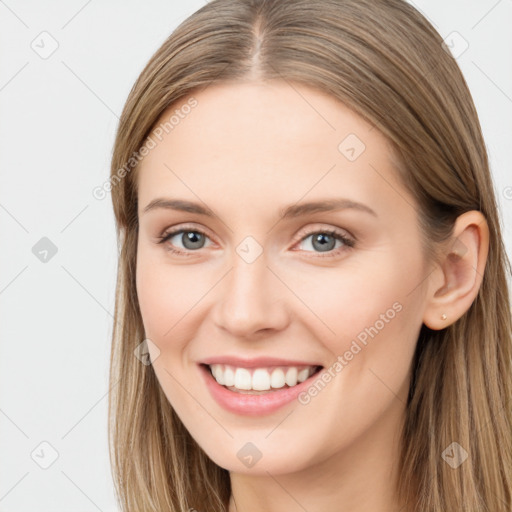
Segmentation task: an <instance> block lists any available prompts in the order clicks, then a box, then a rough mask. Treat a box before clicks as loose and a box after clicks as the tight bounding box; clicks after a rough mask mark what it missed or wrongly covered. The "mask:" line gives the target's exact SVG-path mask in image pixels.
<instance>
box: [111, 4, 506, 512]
mask: <svg viewBox="0 0 512 512" xmlns="http://www.w3.org/2000/svg"><path fill="white" fill-rule="evenodd" d="M442 43H443V41H442V39H441V37H440V35H439V34H438V33H437V32H436V31H435V30H434V28H433V27H432V26H431V24H430V23H429V22H428V21H427V20H426V19H425V18H424V16H422V15H421V14H420V13H419V12H418V11H417V10H416V9H414V8H413V7H412V6H411V5H409V4H408V3H406V2H405V1H402V0H294V1H287V0H213V1H211V2H210V3H208V4H207V5H205V6H204V7H203V8H201V9H199V10H198V11H197V12H195V13H194V14H193V15H192V16H190V17H189V18H188V19H187V20H185V21H184V22H183V23H182V24H181V25H180V26H179V27H178V28H177V29H176V30H175V31H174V32H173V33H172V34H171V36H170V37H169V38H168V39H167V40H166V41H165V42H164V43H163V45H162V46H161V48H160V49H159V50H158V51H157V52H156V53H155V55H154V56H153V57H152V58H151V60H150V61H149V63H148V64H147V66H146V67H145V69H144V70H143V71H142V73H141V75H140V77H139V78H138V80H137V81H136V83H135V85H134V86H133V88H132V90H131V92H130V94H129V97H128V99H127V102H126V105H125V107H124V110H123V113H122V116H121V120H120V124H119V129H118V132H117V137H116V140H115V145H114V151H113V157H112V167H111V180H110V185H111V187H110V188H111V193H112V201H113V207H114V212H115V217H116V223H117V236H118V244H119V267H118V280H117V290H116V306H115V322H114V329H113V339H112V353H111V370H110V371H111V373H110V379H111V393H110V397H109V440H110V449H111V454H110V455H111V462H112V468H113V475H114V480H115V485H116V492H117V495H118V499H119V502H120V504H121V507H122V510H123V511H125V512H127V511H130V512H135V511H137V512H140V511H155V512H157V511H158V512H161V511H163V510H169V511H184V510H188V509H189V508H190V507H194V508H195V509H197V510H200V511H201V512H203V511H218V512H221V511H225V510H227V503H228V499H229V495H230V481H229V473H228V472H227V471H226V470H225V469H223V468H220V467H218V466H217V465H216V464H214V463H213V462H212V461H211V460H210V459H209V458H208V457H207V456H206V454H205V453H204V452H203V451H202V450H201V449H200V447H199V446H198V445H197V443H196V442H195V441H194V440H193V439H192V437H191V436H190V435H189V433H188V432H187V431H186V429H185V428H184V426H183V424H182V423H181V421H180V420H179V418H178V417H177V416H176V414H175V413H174V411H173V409H172V407H171V406H170V404H169V402H168V400H167V399H166V397H165V395H164V394H163V391H162V390H161V388H160V386H159V384H158V381H157V379H156V377H155V374H154V371H153V369H152V366H151V365H144V364H141V363H140V361H139V360H138V359H137V358H136V357H134V350H135V349H136V348H137V346H138V345H139V344H140V343H141V342H142V340H144V328H143V324H142V318H141V314H140V311H139V305H138V301H137V294H136V287H135V268H136V265H135V264H136V257H137V231H138V218H137V168H138V166H137V163H138V161H139V159H138V158H137V159H136V160H133V157H134V155H137V156H138V155H139V152H142V151H141V148H142V147H143V146H144V145H145V144H146V143H147V141H148V136H149V135H150V134H151V131H152V129H153V128H154V126H155V123H156V121H157V120H158V119H159V118H160V116H161V114H162V113H163V112H164V111H165V110H166V109H167V108H168V107H169V106H171V105H173V104H176V105H178V103H179V101H180V100H183V99H184V98H185V97H186V96H190V95H191V94H192V93H193V92H194V91H200V90H201V89H203V88H205V87H208V85H209V84H212V83H214V82H220V81H226V80H230V81H236V80H247V79H256V80H259V79H260V80H268V79H281V80H286V81H288V82H289V83H293V82H297V83H303V84H306V85H309V86H312V87H315V88H317V89H320V90H322V91H326V92H328V93H329V94H331V95H332V96H333V97H335V98H337V99H339V100H340V101H342V102H343V103H344V104H346V105H347V106H349V107H350V108H351V109H353V110H354V111H355V112H356V113H358V114H359V115H361V116H362V117H363V118H365V119H366V120H367V121H369V122H370V123H372V124H373V125H375V127H376V128H377V129H378V130H380V131H381V132H382V133H383V134H384V136H386V137H387V138H388V139H389V141H390V143H391V145H392V147H393V148H394V151H395V155H396V168H397V172H398V173H399V175H400V176H401V179H402V180H403V183H404V185H405V186H406V187H407V188H408V189H409V190H410V191H411V193H412V194H413V195H414V197H415V198H416V201H417V204H418V206H419V218H420V221H421V227H422V236H423V241H424V247H425V251H426V254H428V255H429V256H431V258H432V261H434V260H435V258H436V255H437V248H438V247H439V242H443V241H445V240H447V239H448V238H449V237H450V235H451V233H452V228H453V223H454V221H455V219H456V218H457V216H458V215H460V214H462V213H464V212H466V211H469V210H479V211H481V212H482V213H483V215H484V216H485V218H486V219H487V222H488V225H489V230H490V246H489V254H488V260H487V265H486V268H485V273H484V276H483V281H482V284H481V287H480V289H479V291H478V295H477V297H476V299H475V301H474V302H473V304H472V305H471V307H470V308H469V310H468V311H467V312H466V313H465V314H464V315H463V316H462V317H461V318H460V319H459V320H457V321H456V322H454V323H453V324H452V325H449V326H448V327H447V328H446V329H442V330H439V331H434V330H430V329H429V328H427V327H426V326H425V325H423V326H422V329H421V332H420V336H419V339H418V342H417V348H416V353H415V357H414V361H413V362H412V364H413V374H412V375H413V377H412V379H411V384H410V395H409V401H408V403H407V407H406V411H405V414H406V416H405V426H404V429H403V432H402V441H401V446H402V454H401V459H400V479H399V482H400V483H399V488H398V489H397V492H398V494H399V495H400V496H401V497H402V499H403V500H404V501H406V502H407V504H408V510H411V511H415V512H420V511H421V512H426V511H431V512H446V511H452V510H453V511H455V510H457V511H458V510H468V511H471V512H476V511H489V512H510V510H512V496H511V488H512V436H511V432H512V412H511V402H510V400H511V398H512V389H511V375H512V339H511V338H512V337H511V312H510V311H511V310H510V298H509V291H508V286H507V277H508V276H509V275H510V270H511V269H510V262H509V260H508V259H507V256H506V253H505V249H504V244H503V240H502V235H501V227H500V219H499V216H498V211H497V205H496V199H495V194H494V190H493V185H492V181H491V176H490V172H489V163H488V157H487V153H486V147H485V143H484V140H483V137H482V133H481V128H480V124H479V120H478V116H477V112H476V110H475V107H474V104H473V101H472V98H471V94H470V92H469V90H468V87H467V84H466V82H465V80H464V77H463V75H462V73H461V71H460V69H459V67H458V65H457V63H456V61H455V59H454V58H453V57H452V56H451V55H450V54H449V53H448V52H447V51H445V48H443V45H442ZM183 101H184V100H183ZM127 162H131V163H130V164H129V165H127ZM453 442H457V443H458V444H459V445H461V446H462V447H463V448H464V450H465V451H466V452H467V453H468V459H467V460H466V461H465V462H464V463H463V464H461V465H460V466H459V467H458V468H457V469H453V468H452V467H450V465H449V464H447V463H445V462H444V460H443V459H442V453H443V451H444V450H445V449H446V448H447V447H449V446H450V445H451V444H452V443H453Z"/></svg>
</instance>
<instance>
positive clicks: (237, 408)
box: [199, 365, 320, 416]
mask: <svg viewBox="0 0 512 512" xmlns="http://www.w3.org/2000/svg"><path fill="white" fill-rule="evenodd" d="M199 369H200V371H201V374H202V375H203V378H204V380H205V382H206V386H207V387H208V389H209V390H210V393H211V394H212V396H213V398H214V399H215V400H216V402H217V403H218V404H219V405H220V406H221V407H223V408H224V409H227V410H228V411H230V412H234V413H236V414H244V415H249V416H251V415H252V416H259V415H262V414H270V413H272V412H274V411H277V410H278V409H280V408H281V407H284V406H285V405H286V404H289V403H290V402H293V401H294V400H295V399H296V398H297V396H298V395H299V394H300V393H301V392H302V391H304V390H306V389H307V388H308V387H309V386H310V384H311V381H312V380H313V379H315V378H316V377H317V376H318V374H319V373H320V372H317V373H315V374H313V375H311V376H310V377H309V378H308V379H306V380H305V381H304V382H301V383H300V384H297V385H296V386H292V387H291V388H283V389H280V390H278V391H269V392H268V393H265V394H261V395H249V394H246V393H237V392H236V391H230V390H229V389H227V388H226V387H224V386H221V385H220V384H219V383H218V382H217V381H216V380H215V379H214V378H213V375H212V374H211V373H210V370H209V368H208V367H206V366H203V365H200V366H199Z"/></svg>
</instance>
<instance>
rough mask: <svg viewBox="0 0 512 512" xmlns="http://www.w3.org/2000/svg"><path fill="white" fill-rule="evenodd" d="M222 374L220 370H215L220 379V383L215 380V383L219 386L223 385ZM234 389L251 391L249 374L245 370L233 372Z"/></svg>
mask: <svg viewBox="0 0 512 512" xmlns="http://www.w3.org/2000/svg"><path fill="white" fill-rule="evenodd" d="M223 374H224V372H223V371H222V370H217V376H220V377H221V381H222V382H219V379H218V378H217V382H219V384H224V379H223V378H222V377H223ZM234 386H235V388H238V389H251V372H250V371H249V370H246V369H245V368H237V369H236V372H235V384H234Z"/></svg>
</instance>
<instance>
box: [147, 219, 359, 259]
mask: <svg viewBox="0 0 512 512" xmlns="http://www.w3.org/2000/svg"><path fill="white" fill-rule="evenodd" d="M186 232H192V233H199V234H201V235H204V236H205V237H207V238H209V237H208V235H207V234H206V233H205V232H204V231H202V230H200V229H197V228H195V227H193V226H181V227H180V228H179V229H174V230H172V231H168V232H164V233H163V234H162V235H160V236H159V237H158V240H159V241H158V242H157V243H158V244H164V243H165V242H167V241H168V240H170V239H171V238H172V237H173V236H175V235H177V234H179V233H186ZM318 234H322V235H329V236H332V237H334V238H335V239H336V240H339V241H341V242H343V244H344V246H342V247H338V248H337V249H333V250H332V251H327V252H326V254H322V253H320V252H318V253H316V256H308V257H320V258H329V257H334V256H337V255H338V254H339V253H340V252H342V251H347V250H350V249H352V248H353V247H354V246H355V240H352V239H351V238H348V237H346V236H345V235H344V234H343V233H342V232H341V231H339V230H337V229H332V228H331V229H323V230H318V229H317V230H315V231H308V232H306V233H301V235H300V238H299V239H298V241H297V242H296V243H299V242H302V241H303V240H305V239H306V238H309V237H310V236H311V235H318ZM166 250H167V251H169V252H171V253H173V254H178V255H179V256H185V257H189V256H192V255H193V253H195V252H198V251H197V250H195V251H194V250H188V251H182V250H181V249H175V248H174V247H172V246H171V245H169V246H168V247H166ZM305 252H315V251H305Z"/></svg>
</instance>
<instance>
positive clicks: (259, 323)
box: [216, 243, 287, 336]
mask: <svg viewBox="0 0 512 512" xmlns="http://www.w3.org/2000/svg"><path fill="white" fill-rule="evenodd" d="M244 249H245V251H244ZM254 250H255V247H252V248H251V247H250V245H249V250H247V246H245V245H244V243H242V244H240V246H239V247H238V248H237V250H236V252H233V257H232V268H231V271H230V272H229V273H228V275H227V276H226V277H225V279H224V280H223V281H224V282H223V283H222V286H221V287H220V290H221V292H220V295H221V296H220V299H219V302H218V309H217V315H216V318H217V324H218V325H219V326H221V327H223V328H225V329H227V330H229V331H231V332H232V333H233V334H235V335H237V336H248V335H250V334H252V333H253V332H256V331H259V330H262V329H268V328H274V329H277V328H282V327H283V326H284V324H285V322H286V321H287V316H286V311H285V307H284V303H283V300H282V299H284V297H283V298H281V297H280V296H279V295H280V294H282V293H284V292H283V290H282V288H281V287H280V286H279V285H278V283H277V281H278V280H277V278H276V276H274V275H273V273H272V272H271V271H270V269H269V268H268V267H267V258H266V257H265V254H264V253H263V252H261V253H260V254H259V255H257V257H255V254H254V252H252V253H251V251H254ZM260 251H261V249H260Z"/></svg>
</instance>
